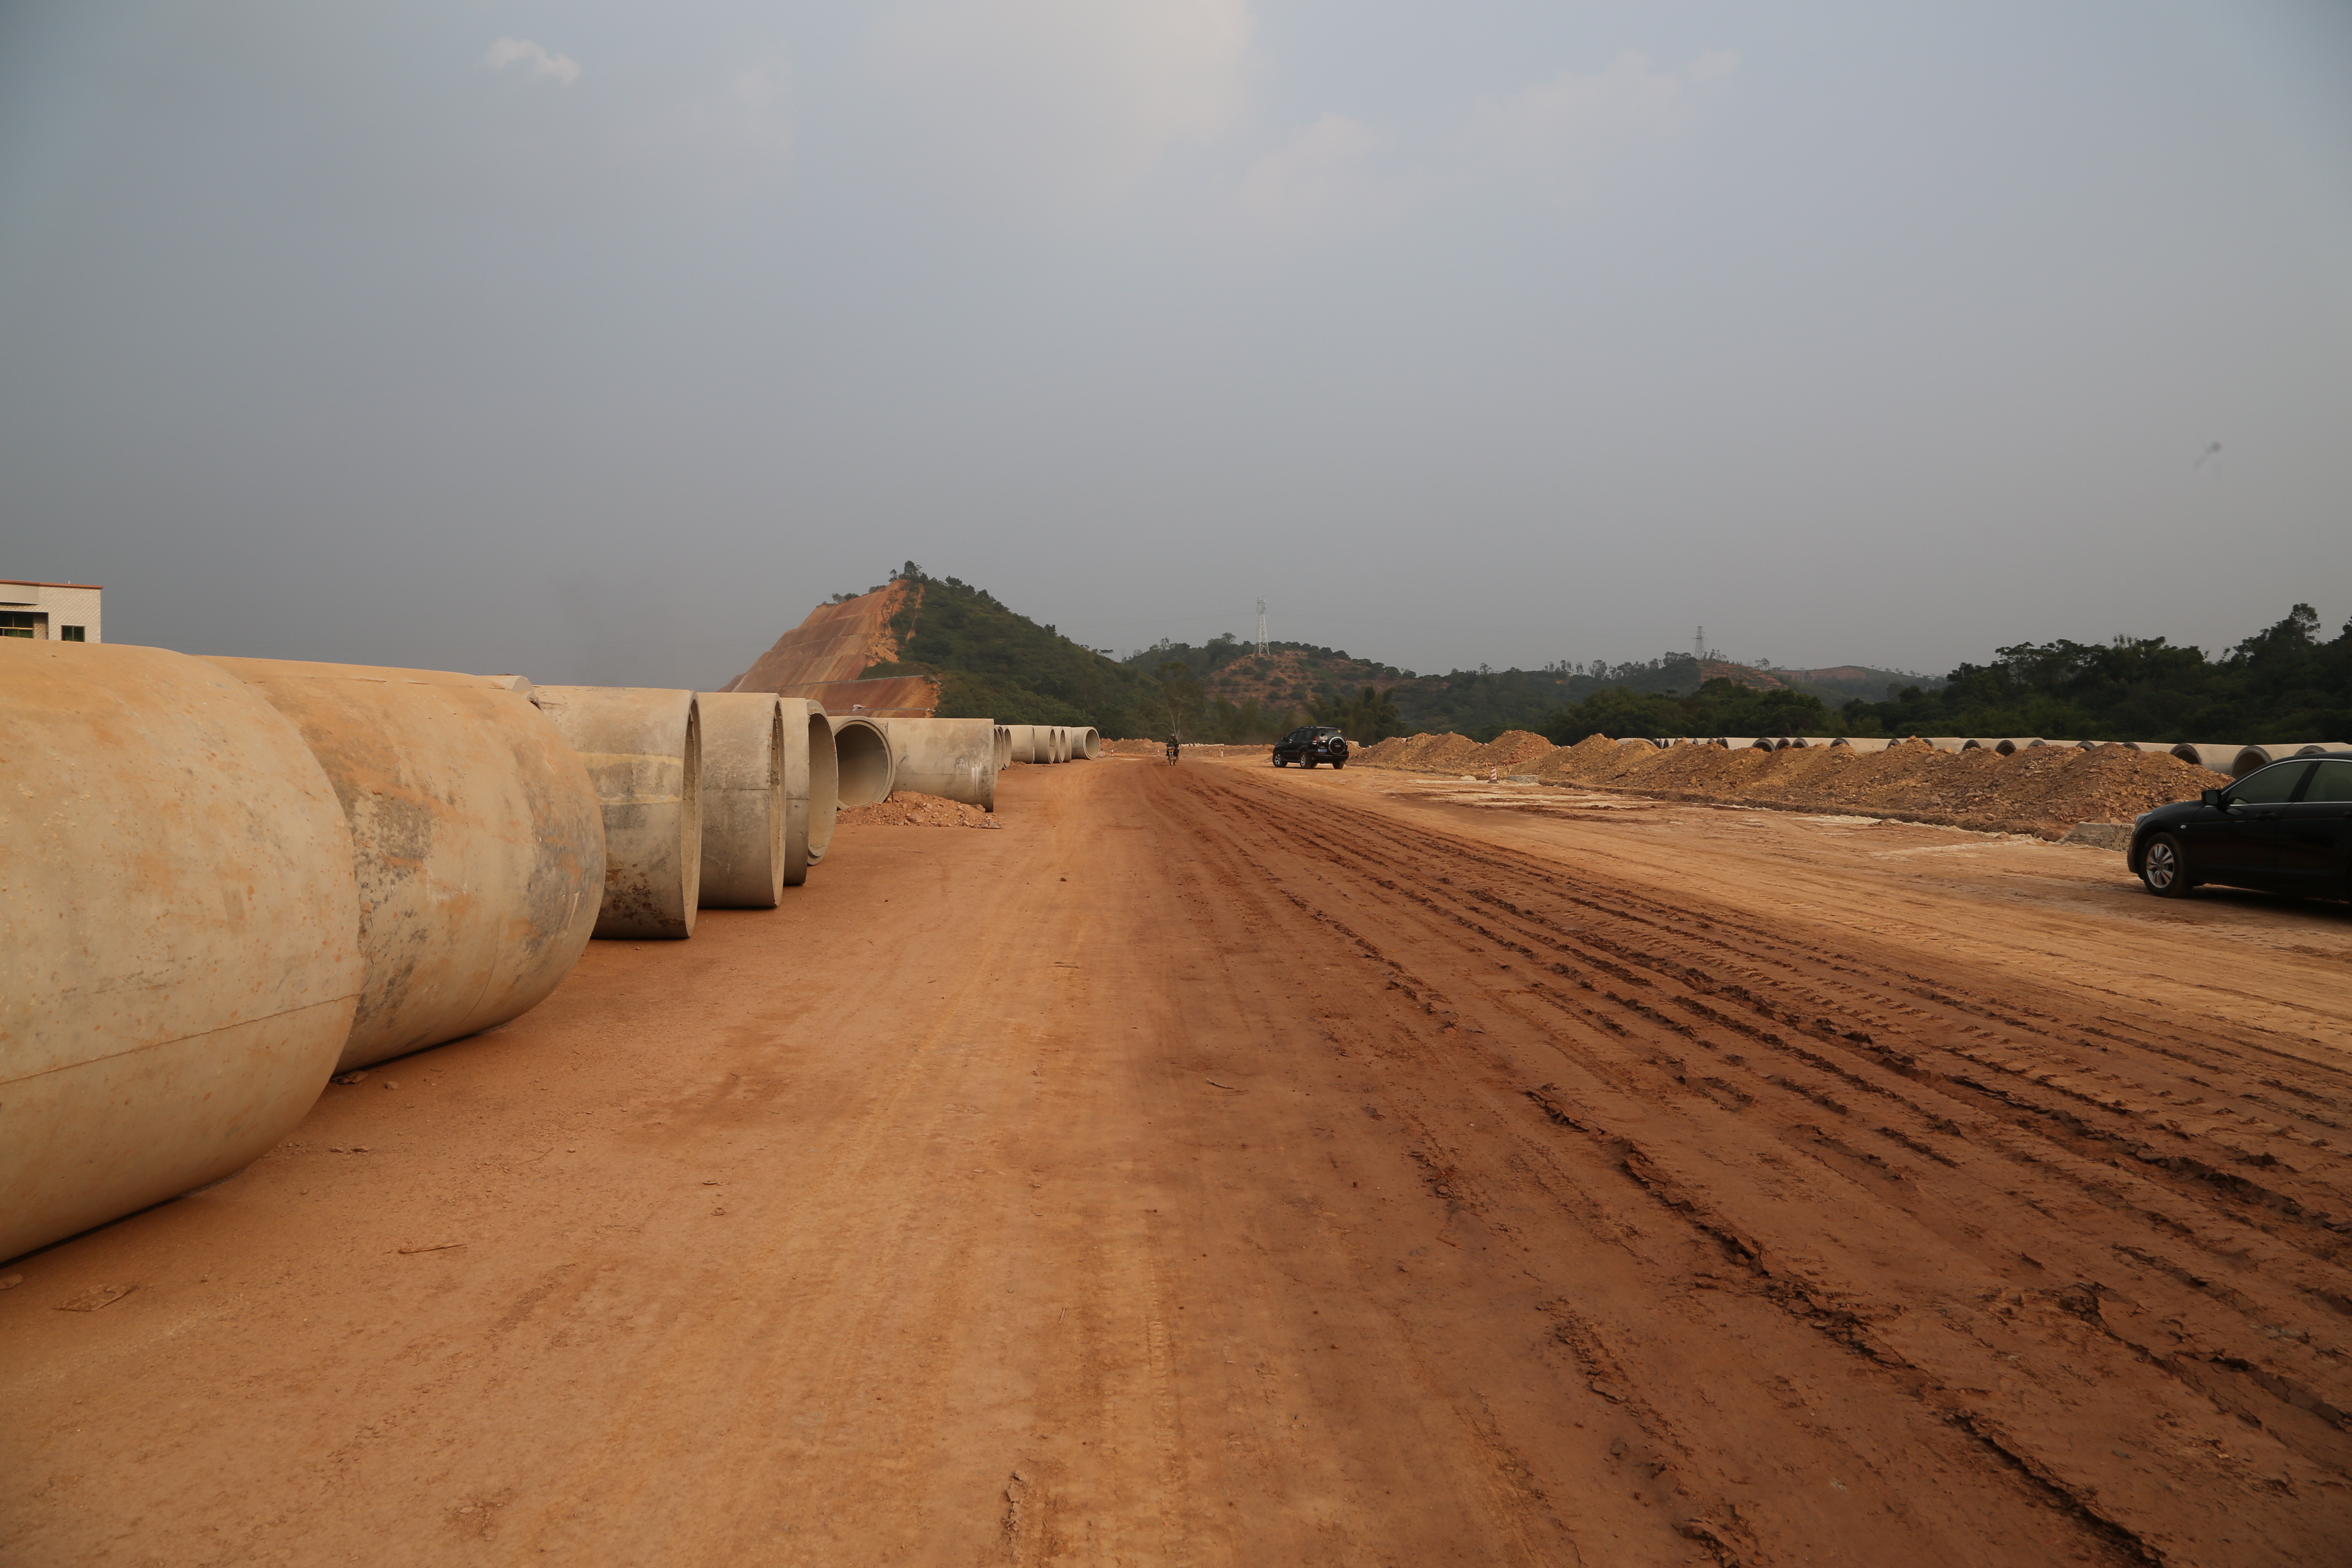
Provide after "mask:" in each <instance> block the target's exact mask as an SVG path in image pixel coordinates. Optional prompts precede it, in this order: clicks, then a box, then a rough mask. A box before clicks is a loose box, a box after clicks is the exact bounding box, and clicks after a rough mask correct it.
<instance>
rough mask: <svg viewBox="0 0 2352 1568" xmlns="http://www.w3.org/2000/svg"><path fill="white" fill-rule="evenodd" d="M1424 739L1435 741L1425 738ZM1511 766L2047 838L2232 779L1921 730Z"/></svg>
mask: <svg viewBox="0 0 2352 1568" xmlns="http://www.w3.org/2000/svg"><path fill="white" fill-rule="evenodd" d="M1509 739H1511V737H1508V736H1506V737H1504V738H1503V740H1498V741H1497V742H1496V746H1497V747H1500V746H1502V745H1503V743H1504V742H1505V741H1507V740H1509ZM1528 739H1529V740H1533V739H1535V737H1532V736H1530V737H1528ZM1460 741H1462V737H1460V736H1458V735H1448V736H1419V735H1417V736H1412V737H1410V738H1409V739H1407V740H1405V741H1403V742H1382V743H1381V745H1380V746H1377V747H1374V748H1372V750H1370V751H1368V752H1365V753H1364V754H1363V755H1362V756H1361V757H1360V758H1359V759H1357V760H1358V761H1360V762H1362V763H1367V764H1368V765H1370V766H1372V767H1394V768H1405V769H1410V770H1412V771H1415V772H1425V773H1471V772H1476V771H1482V770H1481V769H1480V768H1479V767H1478V766H1477V763H1476V758H1477V750H1475V749H1474V750H1469V751H1465V750H1462V749H1461V748H1460V747H1454V746H1449V745H1448V742H1460ZM1413 742H1425V744H1423V745H1422V746H1420V747H1419V748H1418V749H1416V748H1415V746H1414V744H1413ZM1465 744H1466V742H1465ZM1391 746H1393V747H1395V748H1396V750H1395V751H1394V752H1390V751H1389V750H1388V748H1390V747H1391ZM1391 757H1393V758H1396V759H1398V760H1393V761H1392V760H1391ZM1530 757H1531V758H1532V760H1531V761H1529V760H1526V759H1528V758H1530ZM1511 771H1516V772H1521V773H1531V774H1533V775H1534V776H1535V777H1536V778H1538V779H1541V780H1543V781H1545V782H1547V783H1552V784H1586V785H1591V786H1592V787H1594V788H1599V789H1621V790H1627V791H1631V792H1633V793H1637V794H1643V795H1666V796H1670V797H1674V798H1678V799H1685V800H1709V801H1727V802H1737V803H1742V804H1753V805H1775V806H1786V807H1790V808H1794V809H1798V810H1805V811H1825V812H1847V813H1853V814H1854V815H1858V816H1899V817H1906V818H1911V819H1914V820H1917V821H1923V822H1939V823H1948V824H1950V825H1952V826H1962V827H1990V828H1998V829H2000V830H2002V831H2005V832H2012V833H2039V834H2042V835H2044V836H2045V837H2055V836H2056V835H2059V834H2063V833H2064V832H2065V831H2066V830H2067V829H2068V828H2070V827H2072V826H2074V824H2075V823H2078V822H2128V821H2129V820H2131V818H2133V817H2135V816H2138V815H2139V814H2140V813H2141V812H2143V811H2147V810H2150V809H2152V808H2154V807H2156V806H2158V805H2164V804H2165V803H2166V802H2168V801H2175V800H2187V799H2189V798H2191V797H2192V796H2194V795H2196V794H2197V793H2198V792H2199V791H2200V790H2204V789H2211V788H2214V787H2217V786H2219V785H2221V784H2227V783H2229V780H2228V779H2226V778H2224V777H2223V776H2222V775H2221V774H2220V773H2211V772H2209V771H2208V770H2206V769H2204V768H2200V767H2197V766H2195V765H2193V764H2191V763H2184V762H2181V761H2180V760H2179V758H2177V757H2173V756H2169V755H2167V754H2165V753H2163V752H2139V751H2134V750H2132V749H2131V748H2129V747H2127V746H2104V747H2101V748H2098V749H2097V750H2095V751H2083V750H2081V749H2079V748H2075V747H2071V746H2039V747H2033V748H2031V749H2029V750H2026V751H2022V752H2018V753H2017V754H2016V755H2014V756H2011V757H2004V756H2001V755H2000V754H1999V753H1998V752H1990V751H1983V750H1978V751H1973V752H1938V751H1937V750H1936V749H1935V748H1933V747H1931V746H1928V745H1927V744H1925V743H1923V742H1916V741H1912V742H1904V743H1902V744H1900V745H1895V746H1889V747H1888V748H1886V750H1885V751H1883V752H1872V753H1868V754H1864V753H1862V752H1855V751H1853V749H1851V748H1850V747H1845V746H1809V747H1803V748H1797V747H1791V748H1790V749H1788V750H1786V751H1780V752H1759V751H1755V750H1752V749H1749V750H1742V751H1736V752H1733V751H1725V750H1723V749H1722V748H1720V747H1716V746H1673V747H1667V748H1664V749H1661V748H1659V747H1656V746H1653V745H1651V744H1650V743H1649V742H1646V741H1629V742H1616V741H1612V740H1609V739H1608V738H1607V737H1605V736H1601V735H1591V736H1588V737H1586V738H1585V739H1584V740H1582V741H1580V742H1577V743H1576V744H1575V745H1573V746H1570V747H1566V748H1563V749H1561V750H1558V751H1552V752H1548V753H1538V752H1533V749H1532V748H1528V749H1527V750H1526V751H1525V752H1523V753H1522V761H1521V763H1520V765H1518V766H1517V767H1516V768H1514V769H1512V770H1511Z"/></svg>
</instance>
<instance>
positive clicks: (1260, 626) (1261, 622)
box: [1257, 599, 1265, 653]
mask: <svg viewBox="0 0 2352 1568" xmlns="http://www.w3.org/2000/svg"><path fill="white" fill-rule="evenodd" d="M1257 651H1258V652H1260V653H1264V652H1265V600H1264V599H1260V600H1259V601H1258V602H1257Z"/></svg>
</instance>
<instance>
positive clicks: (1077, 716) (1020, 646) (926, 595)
mask: <svg viewBox="0 0 2352 1568" xmlns="http://www.w3.org/2000/svg"><path fill="white" fill-rule="evenodd" d="M891 575H892V578H893V579H894V580H898V579H911V580H912V581H913V582H914V583H915V584H918V586H919V589H920V592H919V594H916V595H909V597H908V604H907V606H906V608H904V609H902V610H900V611H899V612H898V615H897V616H894V617H893V618H892V619H891V622H890V630H891V633H892V635H893V636H894V637H895V638H896V639H897V641H898V658H897V659H896V660H895V661H893V662H891V663H887V664H875V665H869V666H867V667H866V669H865V670H864V671H863V672H862V679H880V678H882V677H885V676H900V675H929V676H934V677H936V678H937V679H938V680H939V682H940V710H939V716H940V718H942V719H994V720H995V721H997V722H998V723H1000V724H1091V725H1093V726H1094V727H1095V728H1096V729H1097V730H1100V731H1102V732H1103V733H1104V734H1105V735H1110V736H1116V735H1122V734H1136V735H1141V734H1147V733H1150V731H1151V721H1150V718H1149V717H1147V713H1146V710H1148V709H1149V708H1150V706H1151V704H1152V702H1153V700H1155V699H1156V697H1157V696H1158V688H1157V687H1156V686H1155V685H1154V683H1153V682H1152V681H1150V679H1146V678H1145V677H1143V676H1142V675H1139V673H1137V672H1136V671H1134V670H1131V669H1129V668H1126V667H1125V666H1123V665H1121V664H1119V663H1118V661H1116V660H1114V659H1110V658H1105V657H1104V656H1102V655H1101V654H1098V653H1097V652H1095V651H1094V650H1093V649H1092V648H1086V647H1079V646H1078V645H1077V644H1076V643H1075V642H1072V641H1071V640H1070V639H1069V638H1068V637H1064V636H1063V635H1062V634H1061V633H1060V632H1058V631H1056V630H1055V628H1054V627H1053V626H1049V625H1047V626H1041V625H1040V624H1038V623H1037V622H1035V621H1033V620H1031V619H1030V618H1029V617H1028V616H1024V615H1020V614H1018V613H1016V612H1015V611H1013V610H1011V609H1008V608H1007V607H1006V606H1005V605H1003V603H1001V602H1000V601H999V600H998V599H997V598H996V596H995V595H992V594H991V593H989V592H988V591H987V590H986V589H984V588H975V587H973V586H972V585H971V584H968V583H964V582H961V581H960V580H958V579H957V578H954V577H933V576H930V575H929V574H926V573H925V572H924V571H923V569H922V568H921V567H919V566H918V565H916V564H915V563H913V562H911V561H909V562H908V563H906V565H905V566H903V567H901V568H899V570H898V571H897V572H895V573H893V574H891Z"/></svg>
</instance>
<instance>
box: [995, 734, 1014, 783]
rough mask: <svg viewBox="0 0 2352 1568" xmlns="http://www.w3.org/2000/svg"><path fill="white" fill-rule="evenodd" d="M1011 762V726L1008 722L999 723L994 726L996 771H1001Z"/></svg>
mask: <svg viewBox="0 0 2352 1568" xmlns="http://www.w3.org/2000/svg"><path fill="white" fill-rule="evenodd" d="M1012 763H1013V727H1012V726H1011V725H1009V724H999V725H997V726H996V771H997V772H998V773H1003V771H1004V770H1005V769H1006V768H1007V767H1010V766H1011V765H1012Z"/></svg>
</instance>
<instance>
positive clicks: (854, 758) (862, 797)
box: [833, 713, 898, 811]
mask: <svg viewBox="0 0 2352 1568" xmlns="http://www.w3.org/2000/svg"><path fill="white" fill-rule="evenodd" d="M833 750H834V756H835V759H836V763H837V772H836V773H835V778H836V779H837V781H838V789H839V795H838V798H839V800H840V803H841V808H842V809H843V810H844V811H853V810H856V808H857V807H858V806H861V805H878V804H879V803H881V802H883V801H886V800H888V799H889V798H890V792H891V791H892V790H894V789H896V788H897V787H898V756H897V754H896V753H895V752H892V751H891V749H890V737H889V736H888V735H887V734H885V733H883V731H882V727H881V726H880V725H879V724H877V723H876V722H875V721H873V720H871V719H867V718H864V717H855V718H853V717H851V716H850V715H848V714H843V713H836V714H835V715H834V716H833Z"/></svg>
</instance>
